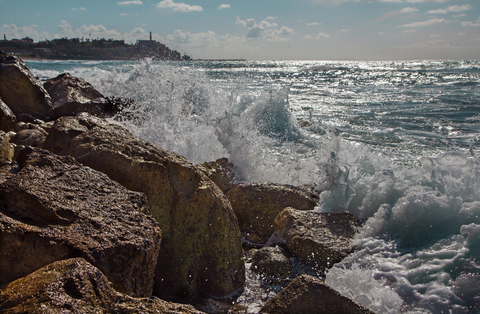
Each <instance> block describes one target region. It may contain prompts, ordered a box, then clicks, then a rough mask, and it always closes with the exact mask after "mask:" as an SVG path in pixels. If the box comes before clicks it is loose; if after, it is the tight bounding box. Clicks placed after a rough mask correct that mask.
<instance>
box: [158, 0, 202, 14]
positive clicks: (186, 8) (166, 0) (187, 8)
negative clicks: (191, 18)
mask: <svg viewBox="0 0 480 314" xmlns="http://www.w3.org/2000/svg"><path fill="white" fill-rule="evenodd" d="M157 8H163V9H173V11H176V12H194V11H203V8H202V7H201V6H199V5H189V4H185V3H183V2H178V3H175V2H173V1H172V0H163V1H161V2H159V3H158V4H157Z"/></svg>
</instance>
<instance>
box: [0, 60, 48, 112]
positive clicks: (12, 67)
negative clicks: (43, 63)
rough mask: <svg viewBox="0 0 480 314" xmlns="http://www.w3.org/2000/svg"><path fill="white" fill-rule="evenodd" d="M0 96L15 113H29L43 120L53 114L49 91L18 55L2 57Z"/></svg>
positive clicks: (0, 64)
mask: <svg viewBox="0 0 480 314" xmlns="http://www.w3.org/2000/svg"><path fill="white" fill-rule="evenodd" d="M0 97H1V98H2V100H3V101H4V102H5V103H6V104H7V106H8V107H9V108H10V109H11V110H12V112H13V113H14V114H15V115H19V114H21V113H28V114H30V115H32V116H33V117H35V118H39V119H43V120H49V119H51V118H52V116H53V106H52V101H51V98H50V96H49V95H48V93H47V91H46V90H45V89H44V88H43V86H42V84H41V83H40V82H39V81H38V80H37V79H36V78H35V77H34V76H33V74H32V73H31V72H30V70H29V69H28V68H27V66H26V64H25V63H24V62H23V61H22V60H21V59H19V58H17V57H3V58H2V57H0Z"/></svg>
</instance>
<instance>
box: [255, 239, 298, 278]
mask: <svg viewBox="0 0 480 314" xmlns="http://www.w3.org/2000/svg"><path fill="white" fill-rule="evenodd" d="M250 270H251V271H253V272H255V273H260V274H263V275H265V276H267V277H272V278H279V279H287V278H288V277H289V276H290V273H291V272H292V264H291V263H290V260H289V258H288V257H287V256H286V255H285V253H284V252H283V250H282V249H281V248H279V247H278V246H276V247H263V248H261V249H259V250H257V251H256V252H255V253H254V254H253V257H252V265H251V266H250Z"/></svg>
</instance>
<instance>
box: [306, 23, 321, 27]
mask: <svg viewBox="0 0 480 314" xmlns="http://www.w3.org/2000/svg"><path fill="white" fill-rule="evenodd" d="M307 25H308V26H316V25H322V23H318V22H313V23H307Z"/></svg>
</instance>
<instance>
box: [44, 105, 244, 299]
mask: <svg viewBox="0 0 480 314" xmlns="http://www.w3.org/2000/svg"><path fill="white" fill-rule="evenodd" d="M44 147H45V148H47V149H50V150H52V151H54V152H56V153H58V154H63V155H70V156H73V157H75V158H77V160H78V161H80V162H81V163H83V164H84V165H87V166H89V167H92V168H94V169H97V170H99V171H102V172H104V173H106V174H107V175H108V176H109V177H110V178H111V179H113V180H116V181H118V182H120V183H121V184H122V185H124V186H125V187H127V188H128V189H131V190H134V191H142V192H144V193H145V194H146V195H147V197H148V204H149V209H150V213H151V214H152V215H153V216H154V217H155V219H156V220H157V221H158V222H159V224H160V228H161V229H162V245H161V251H160V252H161V254H160V256H159V258H158V266H157V270H156V277H155V289H154V294H156V295H158V296H161V297H162V298H168V299H175V298H176V297H185V298H188V297H214V298H223V297H227V296H231V295H234V294H235V293H237V292H239V291H240V290H241V289H243V284H244V280H245V269H244V268H245V267H244V263H243V260H242V256H243V250H242V246H241V235H240V231H239V228H238V223H237V219H236V217H235V215H234V213H233V211H232V208H231V206H230V203H229V202H228V199H227V198H226V197H225V195H224V194H223V193H222V191H221V190H220V189H219V188H218V187H217V186H216V185H215V184H214V183H213V182H212V181H211V180H210V179H208V177H207V176H206V175H205V174H204V173H203V172H202V171H200V170H199V169H198V168H197V167H195V166H194V165H192V164H191V163H189V162H188V161H187V160H186V159H185V158H184V157H182V156H179V155H177V154H175V153H172V152H169V151H166V150H163V149H161V148H158V147H155V146H153V145H151V144H149V143H148V142H146V141H144V140H141V139H139V138H135V137H133V136H132V135H131V134H130V133H129V132H128V131H127V130H125V129H124V128H122V127H120V126H117V125H112V124H107V123H105V122H104V121H103V120H100V119H98V118H95V117H92V116H90V115H87V114H81V115H79V116H78V117H63V118H60V119H58V120H57V121H56V123H55V125H54V127H53V128H52V129H51V130H50V134H49V136H48V137H47V139H46V140H45V144H44Z"/></svg>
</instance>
